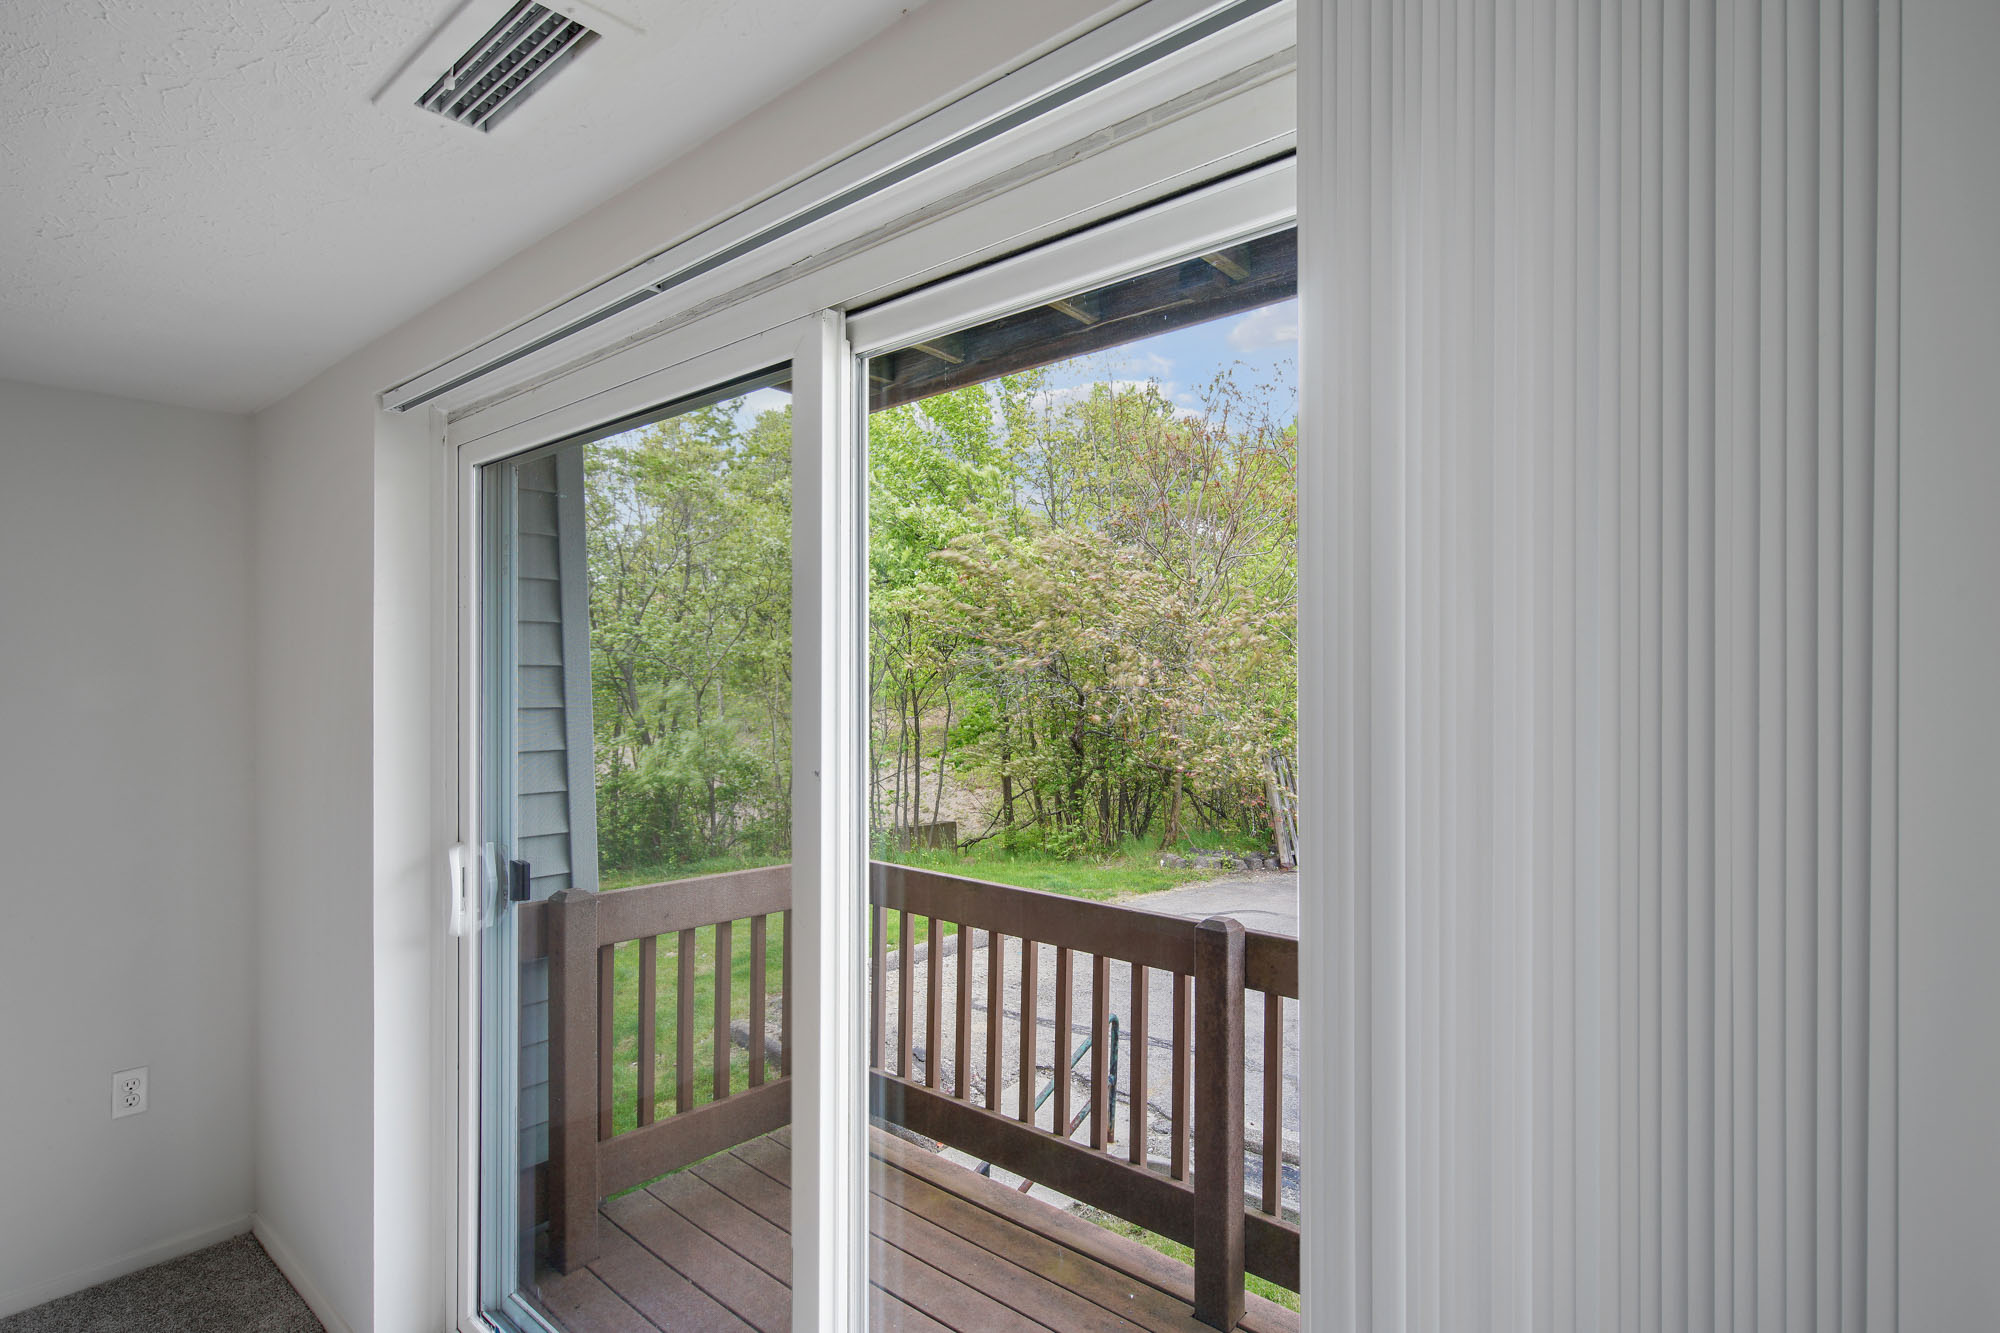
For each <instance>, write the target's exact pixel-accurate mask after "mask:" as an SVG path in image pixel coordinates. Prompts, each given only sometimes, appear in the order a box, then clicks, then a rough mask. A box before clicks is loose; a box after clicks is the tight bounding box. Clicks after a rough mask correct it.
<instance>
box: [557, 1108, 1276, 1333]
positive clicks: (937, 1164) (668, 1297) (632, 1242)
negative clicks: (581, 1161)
mask: <svg viewBox="0 0 2000 1333" xmlns="http://www.w3.org/2000/svg"><path fill="white" fill-rule="evenodd" d="M870 1136H871V1138H870V1146H871V1158H870V1161H869V1167H870V1172H869V1183H870V1186H871V1187H872V1189H873V1191H874V1194H875V1197H874V1198H873V1199H872V1200H871V1201H870V1202H871V1204H872V1206H871V1208H870V1210H869V1226H870V1229H871V1230H872V1231H873V1233H874V1235H873V1236H872V1237H871V1238H870V1247H869V1274H870V1279H871V1291H870V1293H869V1294H870V1303H871V1306H872V1310H871V1322H872V1323H873V1324H874V1326H875V1327H877V1328H885V1329H913V1330H938V1329H950V1330H954V1333H984V1331H985V1330H989V1329H992V1330H1022V1331H1023V1333H1028V1331H1031V1330H1036V1329H1048V1330H1057V1331H1059V1333H1068V1331H1069V1330H1076V1331H1077V1333H1083V1331H1084V1330H1088V1331H1089V1333H1098V1331H1099V1330H1104V1331H1106V1333H1121V1331H1122V1333H1131V1331H1133V1330H1148V1331H1150V1333H1213V1330H1210V1329H1209V1328H1208V1326H1207V1325H1205V1324H1202V1323H1199V1322H1198V1321H1197V1320H1196V1319H1195V1317H1194V1314H1193V1310H1192V1307H1191V1302H1192V1300H1193V1293H1194V1274H1193V1271H1192V1270H1191V1269H1189V1268H1188V1267H1187V1266H1186V1265H1184V1264H1180V1263H1176V1262H1175V1261H1174V1260H1172V1259H1169V1258H1167V1257H1166V1256H1165V1255H1163V1254H1160V1253H1158V1252H1156V1251H1153V1250H1150V1249H1147V1248H1146V1247H1145V1246H1143V1245H1140V1244H1139V1243H1138V1242H1136V1241H1133V1240H1130V1239H1128V1238H1126V1237H1124V1236H1118V1235H1114V1234H1112V1233H1111V1232H1108V1231H1105V1230H1102V1229H1101V1228H1098V1227H1095V1226H1092V1225H1091V1224H1090V1223H1088V1222H1086V1221H1084V1220H1082V1219H1081V1218H1078V1217H1075V1216H1072V1215H1071V1214H1069V1213H1067V1212H1063V1211H1061V1210H1060V1209H1056V1208H1053V1207H1050V1206H1049V1205H1047V1204H1043V1203H1040V1202H1037V1201H1036V1200H1034V1199H1030V1198H1026V1197H1024V1196H1022V1195H1021V1194H1018V1193H1016V1192H1015V1191H1014V1190H1012V1189H1009V1188H1007V1187H1006V1186H1004V1185H1000V1184H997V1183H995V1182H994V1181H991V1180H988V1179H986V1178H985V1177H983V1176H979V1175H975V1174H974V1173H972V1172H970V1171H967V1170H964V1169H963V1168H961V1167H958V1166H954V1165H952V1164H951V1163H949V1162H945V1161H943V1160H941V1159H939V1158H937V1157H936V1156H934V1155H933V1154H931V1153H928V1152H925V1151H924V1150H923V1149H921V1148H918V1147H915V1146H913V1145H911V1144H908V1143H905V1142H903V1141H902V1140H900V1139H896V1138H893V1137H891V1136H890V1135H887V1134H885V1133H883V1132H882V1131H880V1130H879V1129H871V1130H870ZM788 1138H789V1131H788V1130H782V1129H781V1130H778V1131H776V1132H775V1133H772V1134H767V1135H764V1136H763V1137H761V1138H756V1139H752V1140H750V1141H749V1142H748V1143H741V1144H738V1145H737V1146H736V1147H734V1148H732V1149H730V1150H729V1151H728V1152H725V1153H722V1154H720V1155H718V1156H715V1157H711V1158H709V1159H708V1160H706V1161H704V1162H699V1163H697V1164H695V1165H694V1166H692V1167H689V1168H688V1169H687V1170H685V1171H680V1172H677V1173H675V1174H674V1175H672V1176H669V1177H667V1178H666V1179H664V1180H661V1181H658V1182H656V1183H654V1184H653V1185H651V1186H649V1187H648V1188H646V1189H642V1190H636V1191H634V1192H632V1193H630V1194H627V1195H624V1196H622V1197H620V1198H616V1199H607V1200H606V1201H605V1202H604V1205H603V1207H602V1208H601V1210H600V1211H599V1213H598V1217H597V1222H598V1226H599V1228H600V1229H601V1233H602V1237H603V1241H604V1247H603V1251H602V1257H601V1258H599V1259H597V1260H596V1261H595V1262H593V1263H591V1264H589V1265H587V1266H585V1267H583V1268H580V1269H578V1270H577V1271H576V1272H574V1273H571V1274H569V1275H567V1276H563V1275H561V1274H558V1273H555V1272H553V1271H551V1270H547V1269H544V1270H543V1271H542V1272H541V1273H540V1275H539V1277H540V1296H541V1304H542V1306H543V1308H544V1309H545V1310H547V1312H548V1313H550V1314H551V1315H553V1316H554V1317H555V1318H556V1320H557V1321H558V1322H559V1323H560V1324H562V1325H563V1326H564V1327H566V1328H569V1329H571V1330H574V1331H575V1333H600V1331H603V1333H612V1331H613V1330H616V1331H618V1333H625V1331H627V1330H629V1331H630V1333H649V1331H650V1330H653V1329H673V1330H681V1329H734V1330H740V1329H746V1328H748V1329H758V1330H766V1331H768V1333H789V1330H790V1328H791V1313H792V1293H791V1287H790V1277H791V1262H792V1250H791V1235H790V1230H789V1228H790V1226H791V1197H792V1191H791V1150H790V1148H789V1147H788V1146H787V1141H788ZM1238 1327H1240V1328H1243V1329H1246V1330H1248V1331H1249V1333H1297V1329H1298V1316H1297V1315H1296V1314H1294V1313H1292V1312H1291V1311H1289V1310H1286V1309H1284V1308H1283V1307H1282V1306H1278V1305H1275V1304H1273V1303H1271V1302H1270V1301H1266V1300H1263V1299H1261V1298H1259V1297H1256V1296H1250V1297H1248V1298H1247V1305H1246V1309H1245V1312H1244V1317H1243V1322H1242V1323H1241V1324H1240V1325H1239V1326H1238Z"/></svg>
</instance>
